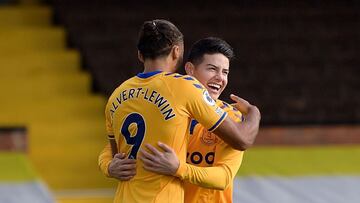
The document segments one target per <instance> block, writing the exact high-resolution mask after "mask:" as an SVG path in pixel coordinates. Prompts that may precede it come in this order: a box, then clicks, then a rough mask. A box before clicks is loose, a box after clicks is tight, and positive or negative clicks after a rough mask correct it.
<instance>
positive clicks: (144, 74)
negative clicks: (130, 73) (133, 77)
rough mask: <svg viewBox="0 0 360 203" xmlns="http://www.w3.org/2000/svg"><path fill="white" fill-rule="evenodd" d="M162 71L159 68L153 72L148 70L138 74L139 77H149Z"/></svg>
mask: <svg viewBox="0 0 360 203" xmlns="http://www.w3.org/2000/svg"><path fill="white" fill-rule="evenodd" d="M161 72H162V71H161V70H157V71H152V72H147V73H138V74H137V76H138V77H139V78H149V77H151V76H154V75H156V74H159V73H161Z"/></svg>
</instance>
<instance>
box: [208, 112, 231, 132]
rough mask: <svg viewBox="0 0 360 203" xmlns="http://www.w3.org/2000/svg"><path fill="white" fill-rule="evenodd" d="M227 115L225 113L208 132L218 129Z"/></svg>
mask: <svg viewBox="0 0 360 203" xmlns="http://www.w3.org/2000/svg"><path fill="white" fill-rule="evenodd" d="M226 115H227V113H226V112H224V113H223V115H222V116H221V117H220V119H219V120H218V121H217V122H216V123H215V124H214V125H213V127H211V128H209V130H208V131H209V132H211V131H213V130H214V129H216V128H217V127H218V126H219V125H220V123H221V121H223V120H224V119H225V118H226Z"/></svg>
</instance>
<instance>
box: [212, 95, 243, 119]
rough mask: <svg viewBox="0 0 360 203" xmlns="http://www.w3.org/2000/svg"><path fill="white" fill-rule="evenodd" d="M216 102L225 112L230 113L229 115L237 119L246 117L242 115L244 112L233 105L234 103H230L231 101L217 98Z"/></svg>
mask: <svg viewBox="0 0 360 203" xmlns="http://www.w3.org/2000/svg"><path fill="white" fill-rule="evenodd" d="M216 104H217V105H218V106H219V107H220V108H221V109H223V110H224V111H225V112H227V113H228V115H229V116H230V117H231V118H233V119H234V120H236V121H243V120H244V117H243V115H242V113H241V112H240V111H239V110H237V109H236V108H235V107H233V106H232V105H230V104H229V103H227V102H225V101H222V100H220V99H218V100H216Z"/></svg>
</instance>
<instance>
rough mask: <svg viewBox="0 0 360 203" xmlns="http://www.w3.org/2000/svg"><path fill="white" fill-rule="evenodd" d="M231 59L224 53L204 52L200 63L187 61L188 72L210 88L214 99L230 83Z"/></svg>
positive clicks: (209, 90)
mask: <svg viewBox="0 0 360 203" xmlns="http://www.w3.org/2000/svg"><path fill="white" fill-rule="evenodd" d="M229 65H230V62H229V59H228V58H227V57H226V56H224V55H223V54H220V53H216V54H204V55H203V57H202V61H201V63H199V64H196V65H194V64H192V63H191V62H187V63H186V64H185V68H186V73H187V74H188V75H191V76H194V77H195V78H196V79H197V80H199V82H201V83H202V84H203V85H204V86H205V87H206V89H207V90H208V92H209V94H210V96H211V97H212V98H213V99H215V100H216V99H218V98H219V96H220V94H221V93H222V91H223V90H224V89H225V87H226V85H227V83H228V74H229Z"/></svg>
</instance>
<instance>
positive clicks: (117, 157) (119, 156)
mask: <svg viewBox="0 0 360 203" xmlns="http://www.w3.org/2000/svg"><path fill="white" fill-rule="evenodd" d="M124 158H125V153H117V154H115V156H114V159H124Z"/></svg>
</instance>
